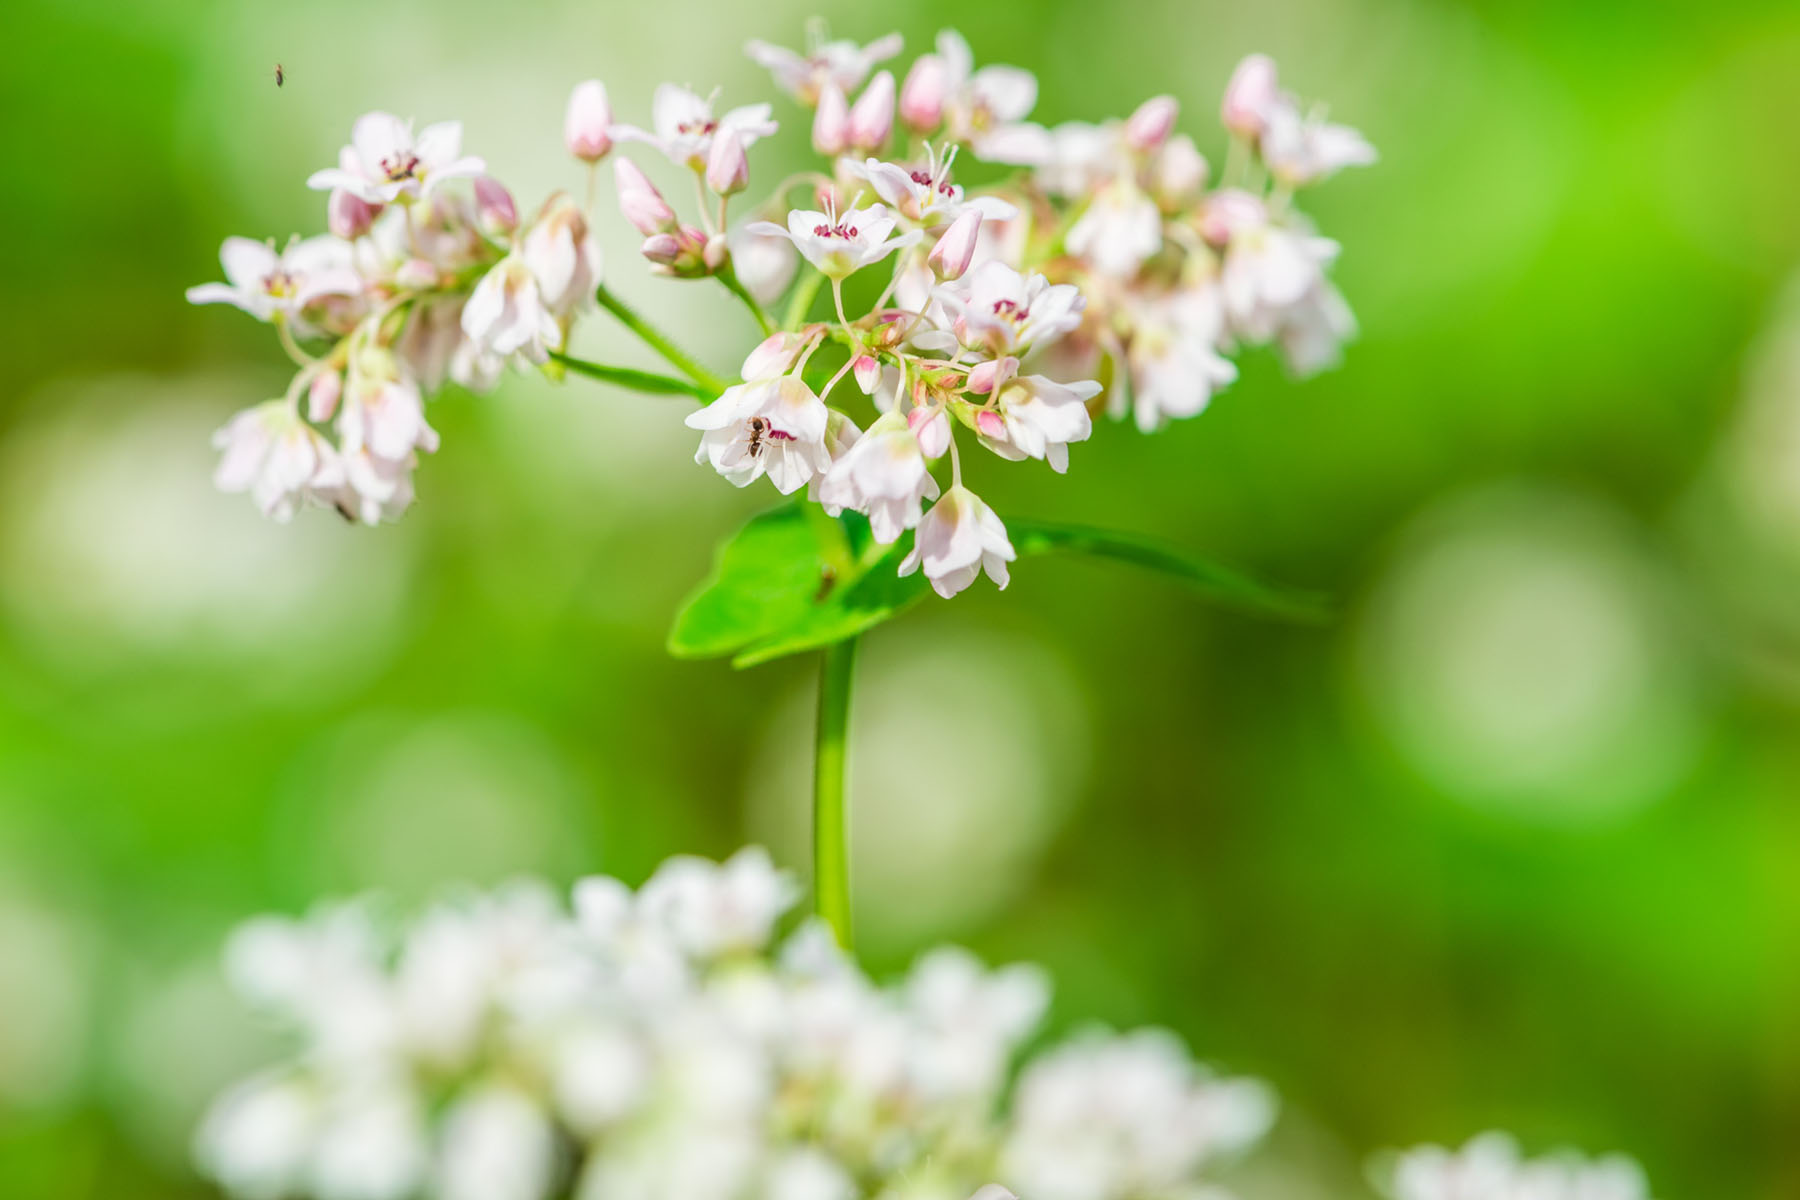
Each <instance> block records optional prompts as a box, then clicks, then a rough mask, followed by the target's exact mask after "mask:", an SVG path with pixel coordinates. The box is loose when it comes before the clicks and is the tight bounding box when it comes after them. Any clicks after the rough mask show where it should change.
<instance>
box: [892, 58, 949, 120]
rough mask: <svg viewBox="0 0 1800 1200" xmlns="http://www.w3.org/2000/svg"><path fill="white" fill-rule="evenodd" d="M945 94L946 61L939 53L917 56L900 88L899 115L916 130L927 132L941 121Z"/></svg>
mask: <svg viewBox="0 0 1800 1200" xmlns="http://www.w3.org/2000/svg"><path fill="white" fill-rule="evenodd" d="M949 94H950V64H949V63H947V62H945V61H944V59H943V58H942V57H941V56H940V55H936V54H926V55H922V56H920V57H919V58H918V59H917V60H915V61H914V63H913V65H912V70H910V71H908V72H907V73H906V83H905V85H904V86H902V87H901V89H900V119H901V120H902V121H905V122H906V124H907V126H908V127H909V128H911V129H912V130H913V131H915V132H917V133H930V132H931V131H932V130H934V129H936V128H937V127H938V126H939V125H941V124H942V123H943V120H944V100H945V98H946V97H947V96H949Z"/></svg>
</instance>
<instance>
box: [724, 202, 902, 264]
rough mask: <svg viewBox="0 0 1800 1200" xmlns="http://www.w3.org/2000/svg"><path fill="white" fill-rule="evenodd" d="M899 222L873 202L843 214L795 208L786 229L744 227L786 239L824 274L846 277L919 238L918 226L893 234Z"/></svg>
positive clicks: (759, 225)
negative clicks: (865, 206) (909, 230)
mask: <svg viewBox="0 0 1800 1200" xmlns="http://www.w3.org/2000/svg"><path fill="white" fill-rule="evenodd" d="M896 224H898V222H896V221H895V220H894V218H893V217H892V216H891V215H890V214H889V213H888V210H887V209H886V208H884V207H882V206H881V205H879V204H871V205H870V206H869V207H868V208H853V209H850V210H849V211H848V212H843V213H838V212H813V211H812V210H810V209H795V210H793V211H792V212H790V213H788V218H787V228H786V229H783V228H782V227H781V226H779V225H776V224H774V223H773V222H770V221H755V222H752V223H751V224H749V225H747V226H745V227H744V228H745V230H746V231H747V232H749V233H756V234H764V235H768V236H773V237H784V238H787V239H788V240H789V241H791V242H793V243H794V245H795V246H796V247H798V248H799V250H800V253H801V254H804V255H805V256H806V261H807V262H809V263H811V264H812V265H813V266H815V267H817V268H818V269H819V270H820V271H821V272H822V273H823V274H825V275H826V276H828V277H830V278H832V279H843V278H846V277H847V276H850V275H854V274H855V273H856V272H858V271H860V270H862V269H863V268H864V267H866V266H869V265H870V264H872V263H878V262H880V261H881V260H882V259H884V258H886V257H887V256H888V255H890V254H892V253H893V252H894V251H896V250H899V249H901V248H902V247H905V246H910V245H912V244H913V243H914V242H917V241H918V240H919V237H920V234H919V231H918V230H916V229H915V230H913V231H911V232H909V233H903V234H901V235H900V236H899V237H891V236H890V235H891V234H892V233H893V232H894V227H895V225H896Z"/></svg>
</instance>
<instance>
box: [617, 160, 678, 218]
mask: <svg viewBox="0 0 1800 1200" xmlns="http://www.w3.org/2000/svg"><path fill="white" fill-rule="evenodd" d="M613 179H614V181H615V182H616V183H617V184H618V188H619V211H620V212H622V213H624V214H625V219H626V220H627V221H630V222H631V224H632V225H633V226H634V227H636V229H637V231H638V232H639V233H641V234H644V235H646V236H649V235H652V234H658V233H673V232H674V230H675V227H676V225H677V224H678V222H677V221H676V219H675V210H674V209H672V208H670V207H669V202H668V201H667V200H664V199H663V198H662V193H661V192H659V191H657V190H656V185H655V184H653V183H651V182H650V179H649V177H648V176H646V175H645V174H644V173H643V172H642V171H641V170H639V169H638V165H637V164H636V163H634V162H632V161H631V160H630V159H629V158H625V157H623V156H621V157H619V158H615V159H613Z"/></svg>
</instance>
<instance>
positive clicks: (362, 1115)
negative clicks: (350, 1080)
mask: <svg viewBox="0 0 1800 1200" xmlns="http://www.w3.org/2000/svg"><path fill="white" fill-rule="evenodd" d="M429 1162H430V1158H429V1151H428V1148H427V1146H426V1143H425V1119H424V1114H423V1113H421V1112H420V1110H419V1104H418V1101H417V1098H416V1097H415V1096H414V1095H413V1094H412V1090H411V1089H410V1088H409V1087H407V1086H405V1085H403V1084H401V1083H400V1082H399V1081H397V1080H394V1079H380V1080H374V1081H371V1082H368V1083H359V1084H357V1085H354V1086H352V1087H351V1088H350V1089H348V1091H347V1092H346V1093H345V1094H343V1095H340V1096H336V1097H334V1098H333V1101H332V1104H331V1105H330V1107H329V1109H328V1116H327V1118H326V1121H325V1125H324V1128H322V1129H321V1130H320V1131H319V1139H318V1144H317V1145H316V1146H314V1147H313V1150H312V1178H311V1183H312V1189H313V1191H314V1192H315V1193H316V1194H317V1195H319V1196H320V1197H324V1198H327V1200H404V1198H405V1197H407V1196H411V1195H413V1194H414V1193H415V1192H416V1191H417V1189H418V1186H419V1184H420V1183H421V1182H422V1181H423V1180H424V1177H425V1172H426V1169H427V1166H428V1165H429Z"/></svg>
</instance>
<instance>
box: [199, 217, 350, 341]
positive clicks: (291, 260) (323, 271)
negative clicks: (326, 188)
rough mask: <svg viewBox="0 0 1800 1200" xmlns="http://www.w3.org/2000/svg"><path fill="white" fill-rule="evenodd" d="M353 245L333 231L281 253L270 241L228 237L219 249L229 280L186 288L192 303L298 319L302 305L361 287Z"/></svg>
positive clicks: (260, 316) (292, 244) (265, 318)
mask: <svg viewBox="0 0 1800 1200" xmlns="http://www.w3.org/2000/svg"><path fill="white" fill-rule="evenodd" d="M352 257H353V252H352V250H351V248H350V243H348V242H346V241H344V240H342V239H341V238H336V237H332V236H329V235H321V236H319V237H310V238H306V239H305V240H303V241H302V240H295V241H290V242H289V243H288V244H287V248H286V249H284V250H280V251H277V250H276V249H275V247H274V245H273V244H271V243H269V242H258V241H253V240H251V239H250V238H242V237H233V238H226V239H225V244H224V246H223V247H222V248H221V249H220V251H219V263H220V265H221V266H223V267H224V268H225V278H226V279H227V280H228V281H229V282H226V283H202V284H199V285H198V286H195V287H191V288H189V289H188V290H187V299H188V303H189V304H229V305H231V306H232V307H234V308H240V309H242V310H243V311H245V312H247V313H249V314H250V315H251V316H253V317H255V318H256V319H257V320H259V321H269V320H273V319H274V318H275V317H276V316H278V315H279V316H282V317H286V318H290V319H293V318H298V317H299V315H300V312H301V310H302V309H305V308H307V307H308V306H309V305H312V304H314V303H316V302H318V301H320V300H323V299H324V298H325V297H327V296H354V295H356V294H358V293H360V292H361V291H362V290H363V281H362V277H361V276H359V275H358V274H357V273H356V269H355V267H354V266H353V265H352Z"/></svg>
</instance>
